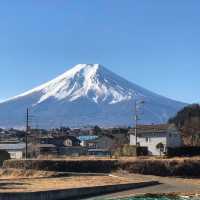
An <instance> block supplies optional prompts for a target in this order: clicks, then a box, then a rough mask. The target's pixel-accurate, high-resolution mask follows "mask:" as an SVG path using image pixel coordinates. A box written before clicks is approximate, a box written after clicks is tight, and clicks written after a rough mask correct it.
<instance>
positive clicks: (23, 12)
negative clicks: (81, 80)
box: [0, 0, 200, 103]
mask: <svg viewBox="0 0 200 200" xmlns="http://www.w3.org/2000/svg"><path fill="white" fill-rule="evenodd" d="M199 8H200V1H198V0H190V1H188V0H167V1H160V0H137V1H136V0H17V1H15V0H6V1H0V74H1V78H0V99H1V100H3V99H6V98H8V97H11V96H14V95H17V94H19V93H21V92H24V91H26V90H27V89H31V88H33V87H35V86H37V85H40V84H41V83H43V82H45V81H48V80H51V79H52V78H54V77H56V76H57V75H59V74H61V73H63V72H64V71H66V70H67V69H69V68H70V67H72V66H73V65H76V64H78V63H100V64H103V65H104V66H105V67H107V68H109V69H110V70H112V71H114V72H116V73H117V74H119V75H121V76H123V77H125V78H127V79H128V80H130V81H132V82H134V83H137V84H139V85H141V86H143V87H145V88H147V89H150V90H152V91H154V92H157V93H159V94H162V95H164V96H167V97H170V98H173V99H177V100H180V101H184V102H189V103H192V102H199V100H200V92H199V89H200V25H199V24H200V12H199Z"/></svg>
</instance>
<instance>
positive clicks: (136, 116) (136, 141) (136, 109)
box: [134, 100, 144, 146]
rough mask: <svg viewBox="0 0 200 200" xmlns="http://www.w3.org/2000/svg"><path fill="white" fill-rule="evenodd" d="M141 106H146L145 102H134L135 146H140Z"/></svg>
mask: <svg viewBox="0 0 200 200" xmlns="http://www.w3.org/2000/svg"><path fill="white" fill-rule="evenodd" d="M141 104H144V101H137V100H135V101H134V108H135V117H134V119H135V145H136V146H137V145H138V132H137V131H138V120H139V117H138V115H139V111H138V106H139V105H141Z"/></svg>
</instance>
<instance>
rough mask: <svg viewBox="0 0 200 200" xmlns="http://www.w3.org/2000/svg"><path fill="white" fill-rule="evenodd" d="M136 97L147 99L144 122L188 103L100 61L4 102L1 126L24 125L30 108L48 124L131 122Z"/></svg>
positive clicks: (164, 117)
mask: <svg viewBox="0 0 200 200" xmlns="http://www.w3.org/2000/svg"><path fill="white" fill-rule="evenodd" d="M135 99H143V100H145V101H146V104H145V107H144V117H143V119H144V120H143V121H144V122H147V123H155V122H157V123H159V122H164V121H166V120H167V119H168V118H169V117H170V116H172V115H173V114H175V112H176V111H177V110H179V109H180V108H182V107H183V106H184V105H185V104H183V103H179V102H176V101H173V100H170V99H168V98H165V97H162V96H160V95H157V94H155V93H152V92H150V91H148V90H146V89H144V88H142V87H139V86H137V85H135V84H133V83H131V82H129V81H127V80H125V79H123V78H122V77H120V76H118V75H116V74H114V73H113V72H111V71H109V70H107V69H106V68H104V67H103V66H101V65H99V64H79V65H76V66H75V67H73V68H72V69H70V70H68V71H67V72H65V73H64V74H62V75H60V76H58V77H57V78H55V79H53V80H52V81H49V82H47V83H45V84H43V85H41V86H39V87H36V88H34V89H33V90H30V91H27V92H25V93H23V94H21V95H18V96H15V97H13V98H11V99H9V100H7V101H5V102H2V103H0V125H1V126H16V125H18V124H22V122H21V123H20V120H22V116H23V113H24V112H25V109H26V107H30V108H31V109H32V112H34V114H36V115H38V116H39V117H38V118H41V119H40V123H41V124H45V125H44V126H45V127H50V126H59V125H61V124H65V125H71V126H79V125H84V124H93V125H94V124H99V125H105V126H106V125H107V126H117V125H131V122H132V115H133V102H134V100H135ZM9 111H12V112H11V113H9ZM41 126H43V125H41Z"/></svg>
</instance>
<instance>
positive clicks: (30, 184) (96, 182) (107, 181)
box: [0, 175, 142, 193]
mask: <svg viewBox="0 0 200 200" xmlns="http://www.w3.org/2000/svg"><path fill="white" fill-rule="evenodd" d="M138 182H142V180H141V179H139V178H137V179H129V178H128V177H117V176H112V175H110V176H106V175H104V176H75V177H73V176H72V177H62V178H32V179H30V178H29V179H14V180H13V179H7V180H5V179H4V180H0V192H4V193H5V192H32V191H47V190H57V189H69V188H82V187H92V186H104V185H114V184H125V183H138Z"/></svg>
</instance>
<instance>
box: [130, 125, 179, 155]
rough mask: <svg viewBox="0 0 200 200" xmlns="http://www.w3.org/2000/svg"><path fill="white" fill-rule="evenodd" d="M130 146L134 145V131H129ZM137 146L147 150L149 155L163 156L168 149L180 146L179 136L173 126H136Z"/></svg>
mask: <svg viewBox="0 0 200 200" xmlns="http://www.w3.org/2000/svg"><path fill="white" fill-rule="evenodd" d="M130 144H131V145H136V136H135V130H134V129H131V130H130ZM137 145H138V146H141V147H147V148H148V154H149V155H164V154H166V153H167V149H168V148H169V147H171V148H173V147H180V146H181V145H182V140H181V134H180V132H179V131H178V130H177V128H176V127H175V126H174V125H173V124H158V125H139V126H137Z"/></svg>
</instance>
